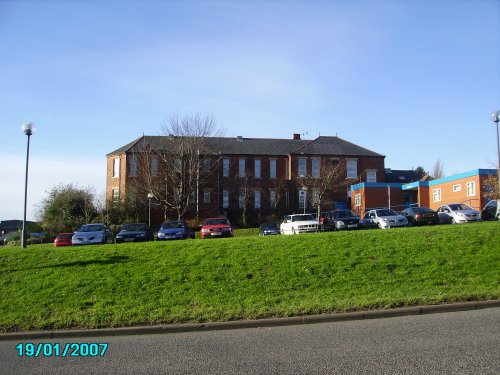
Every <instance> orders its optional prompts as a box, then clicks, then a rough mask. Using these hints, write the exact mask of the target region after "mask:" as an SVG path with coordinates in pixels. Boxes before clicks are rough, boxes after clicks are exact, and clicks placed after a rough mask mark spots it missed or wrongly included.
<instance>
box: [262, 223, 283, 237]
mask: <svg viewBox="0 0 500 375" xmlns="http://www.w3.org/2000/svg"><path fill="white" fill-rule="evenodd" d="M276 234H281V232H280V228H279V227H278V224H276V223H265V224H262V225H261V226H260V228H259V236H270V235H276Z"/></svg>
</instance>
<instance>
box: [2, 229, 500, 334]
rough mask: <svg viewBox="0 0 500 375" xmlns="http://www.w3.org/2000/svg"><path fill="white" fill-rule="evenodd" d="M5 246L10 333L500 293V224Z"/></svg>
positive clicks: (5, 323) (5, 319)
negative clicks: (25, 247)
mask: <svg viewBox="0 0 500 375" xmlns="http://www.w3.org/2000/svg"><path fill="white" fill-rule="evenodd" d="M255 233H257V232H256V230H246V231H241V232H239V236H236V237H234V238H230V239H213V240H186V241H176V242H154V243H145V244H120V245H103V246H87V247H70V248H57V249H56V248H54V247H53V246H52V245H50V244H48V245H33V246H29V247H28V248H27V249H24V250H23V249H21V248H19V247H4V248H0V331H14V330H34V329H52V328H96V327H118V326H129V325H140V324H161V323H177V322H201V321H223V320H234V319H243V318H265V317H277V316H293V315H299V314H315V313H325V312H333V311H353V310H359V309H372V308H389V307H397V306H411V305H417V304H434V303H443V302H452V301H466V300H482V299H491V298H498V297H499V296H500V287H499V281H500V274H499V272H498V270H499V269H500V241H499V234H500V223H497V222H495V223H479V224H470V225H446V226H445V225H443V226H436V227H422V228H403V229H395V230H385V231H382V230H367V231H355V232H343V233H340V232H336V233H332V232H330V233H317V234H307V235H298V236H277V237H266V238H262V237H257V236H256V235H255Z"/></svg>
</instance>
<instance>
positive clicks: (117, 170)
mask: <svg viewBox="0 0 500 375" xmlns="http://www.w3.org/2000/svg"><path fill="white" fill-rule="evenodd" d="M113 177H120V158H114V159H113Z"/></svg>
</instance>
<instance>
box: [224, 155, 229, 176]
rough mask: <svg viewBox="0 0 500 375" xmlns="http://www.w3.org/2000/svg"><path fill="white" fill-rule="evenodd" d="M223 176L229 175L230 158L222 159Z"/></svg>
mask: <svg viewBox="0 0 500 375" xmlns="http://www.w3.org/2000/svg"><path fill="white" fill-rule="evenodd" d="M222 176H224V177H229V159H227V158H224V159H222Z"/></svg>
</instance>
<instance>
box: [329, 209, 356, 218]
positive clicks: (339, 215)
mask: <svg viewBox="0 0 500 375" xmlns="http://www.w3.org/2000/svg"><path fill="white" fill-rule="evenodd" d="M354 216H356V215H354V213H353V212H352V211H351V210H343V211H333V217H334V218H335V219H340V218H344V217H354Z"/></svg>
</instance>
